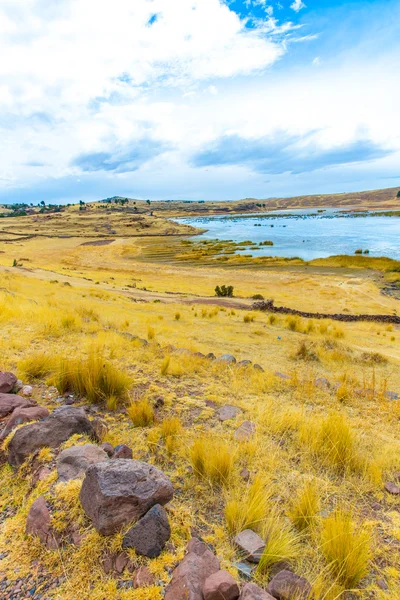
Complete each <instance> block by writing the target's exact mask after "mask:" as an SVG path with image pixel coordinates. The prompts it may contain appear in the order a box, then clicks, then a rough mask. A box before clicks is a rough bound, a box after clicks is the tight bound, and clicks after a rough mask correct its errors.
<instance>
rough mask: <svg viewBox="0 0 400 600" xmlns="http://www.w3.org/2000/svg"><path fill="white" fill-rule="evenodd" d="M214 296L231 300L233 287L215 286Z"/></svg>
mask: <svg viewBox="0 0 400 600" xmlns="http://www.w3.org/2000/svg"><path fill="white" fill-rule="evenodd" d="M215 295H216V296H220V297H227V298H232V297H233V285H228V286H226V285H221V287H220V286H219V285H217V287H216V288H215Z"/></svg>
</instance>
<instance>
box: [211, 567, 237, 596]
mask: <svg viewBox="0 0 400 600" xmlns="http://www.w3.org/2000/svg"><path fill="white" fill-rule="evenodd" d="M239 595H240V591H239V586H238V584H237V583H236V581H235V580H234V579H233V577H232V575H231V574H230V573H228V571H217V572H216V573H213V575H210V577H207V579H206V581H205V583H204V587H203V596H204V600H221V598H222V599H223V600H237V599H238V598H239Z"/></svg>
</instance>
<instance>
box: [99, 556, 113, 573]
mask: <svg viewBox="0 0 400 600" xmlns="http://www.w3.org/2000/svg"><path fill="white" fill-rule="evenodd" d="M102 565H103V571H104V573H105V574H106V575H108V574H109V573H111V571H112V568H113V560H112V557H111V556H110V555H109V554H108V555H107V556H105V557H104V558H103V561H102Z"/></svg>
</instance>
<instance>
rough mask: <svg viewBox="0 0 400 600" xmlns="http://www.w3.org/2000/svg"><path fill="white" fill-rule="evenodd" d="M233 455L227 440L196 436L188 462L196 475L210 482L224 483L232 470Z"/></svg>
mask: <svg viewBox="0 0 400 600" xmlns="http://www.w3.org/2000/svg"><path fill="white" fill-rule="evenodd" d="M234 461H235V456H234V452H232V448H231V446H230V445H229V444H228V443H227V442H223V441H221V440H218V439H215V438H212V437H202V438H198V439H197V440H196V441H195V442H194V444H193V446H192V448H191V449H190V462H191V464H192V467H193V470H194V471H195V473H196V474H197V475H199V476H200V477H203V478H204V479H207V480H208V481H209V482H210V483H215V484H226V483H227V482H228V481H229V479H230V477H231V475H232V472H233V467H234Z"/></svg>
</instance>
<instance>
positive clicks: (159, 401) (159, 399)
mask: <svg viewBox="0 0 400 600" xmlns="http://www.w3.org/2000/svg"><path fill="white" fill-rule="evenodd" d="M164 404H165V400H164V398H163V397H162V396H157V398H156V399H155V400H154V405H153V406H154V408H156V409H157V408H162V407H163V406H164Z"/></svg>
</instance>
